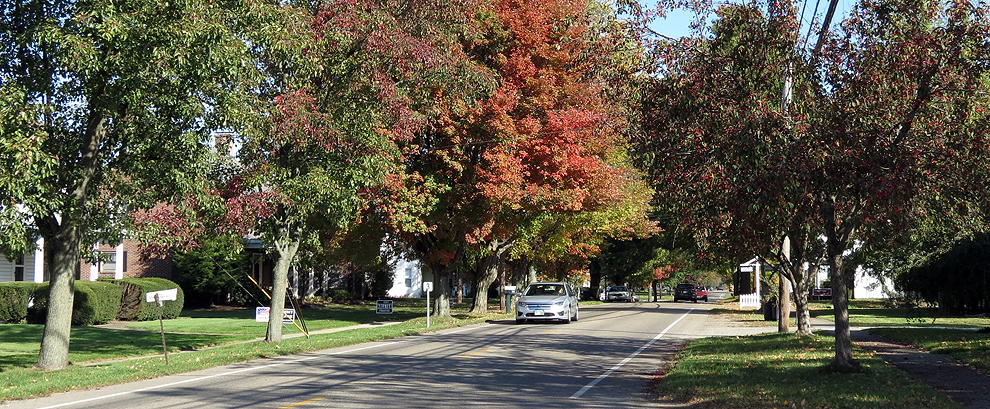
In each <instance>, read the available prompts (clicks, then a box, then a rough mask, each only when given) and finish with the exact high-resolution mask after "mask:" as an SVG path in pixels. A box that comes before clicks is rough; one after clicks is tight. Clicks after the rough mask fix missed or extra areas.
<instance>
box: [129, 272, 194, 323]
mask: <svg viewBox="0 0 990 409" xmlns="http://www.w3.org/2000/svg"><path fill="white" fill-rule="evenodd" d="M111 282H112V283H114V284H116V285H118V286H120V288H121V289H122V290H123V293H124V295H123V299H122V301H121V303H120V309H119V311H118V312H117V319H118V320H123V321H152V320H157V319H158V305H157V304H155V303H153V302H145V295H146V294H148V293H149V292H154V291H162V290H170V289H173V288H178V296H177V297H176V300H175V301H164V302H162V318H165V319H173V318H177V317H178V316H179V314H180V313H182V306H183V304H184V303H185V293H183V291H182V288H180V287H179V285H178V284H176V283H174V282H172V281H170V280H166V279H164V278H152V277H149V278H125V279H123V280H113V281H111Z"/></svg>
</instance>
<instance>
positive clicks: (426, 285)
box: [423, 281, 433, 328]
mask: <svg viewBox="0 0 990 409" xmlns="http://www.w3.org/2000/svg"><path fill="white" fill-rule="evenodd" d="M423 290H424V291H426V328H429V327H430V291H433V282H432V281H427V282H424V283H423Z"/></svg>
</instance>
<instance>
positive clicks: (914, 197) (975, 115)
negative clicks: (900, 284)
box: [638, 0, 990, 368]
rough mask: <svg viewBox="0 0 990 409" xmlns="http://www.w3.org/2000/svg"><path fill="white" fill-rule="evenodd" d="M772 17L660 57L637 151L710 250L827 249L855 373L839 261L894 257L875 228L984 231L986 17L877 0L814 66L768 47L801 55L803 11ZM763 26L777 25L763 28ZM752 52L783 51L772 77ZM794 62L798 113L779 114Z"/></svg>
mask: <svg viewBox="0 0 990 409" xmlns="http://www.w3.org/2000/svg"><path fill="white" fill-rule="evenodd" d="M766 9H767V8H765V7H761V6H760V4H757V3H754V4H746V5H729V6H726V7H724V8H722V9H720V18H721V19H722V20H720V21H719V22H716V24H715V27H716V30H714V32H715V37H713V38H700V39H694V40H689V41H685V42H682V43H681V45H690V46H691V47H688V48H681V49H676V48H675V47H669V48H665V49H662V50H659V54H658V56H659V57H660V61H662V64H661V66H662V67H663V68H664V71H663V74H662V75H659V76H657V78H658V79H657V80H656V81H654V82H653V83H652V84H651V86H650V88H648V91H646V92H645V99H644V102H645V103H644V116H645V117H646V118H648V119H647V121H646V122H645V123H644V129H645V130H647V131H648V132H647V133H646V136H645V137H644V138H643V139H642V140H640V141H639V144H638V148H639V152H640V153H641V154H642V156H641V158H642V159H643V160H644V163H646V164H647V165H648V166H649V169H650V171H649V173H650V175H651V177H652V178H653V180H654V181H655V183H656V186H657V187H658V189H660V190H661V192H660V193H661V195H662V197H664V198H666V200H665V201H666V202H667V203H673V204H674V205H675V206H676V208H677V209H678V210H679V214H680V215H681V217H682V220H683V221H684V223H685V226H686V227H690V229H691V230H692V231H694V232H695V233H697V234H698V237H699V238H700V239H701V240H702V241H703V242H707V243H712V244H713V245H714V244H717V245H719V246H723V247H724V246H728V245H730V244H731V245H734V246H738V247H737V248H738V250H739V251H743V252H749V253H753V252H755V253H757V254H766V253H768V252H770V251H772V249H773V248H780V246H779V244H780V243H781V242H782V240H783V238H784V237H790V238H791V239H792V243H793V240H794V238H802V239H803V240H804V241H805V242H806V243H811V240H813V238H815V237H817V236H818V235H819V234H821V235H823V236H824V237H825V238H826V243H825V252H826V253H825V254H826V257H825V258H826V263H827V265H828V267H829V270H830V272H831V274H832V277H833V280H832V283H833V289H832V293H833V303H834V307H835V315H836V320H835V322H836V351H835V361H834V362H833V365H834V366H835V367H838V368H851V367H855V366H857V364H856V362H855V361H854V360H853V359H852V348H851V341H850V334H849V316H848V298H847V297H848V295H847V293H848V288H847V285H846V283H848V282H852V275H853V274H852V271H853V268H852V267H853V266H848V265H844V264H843V262H844V260H843V254H844V253H845V252H847V251H849V250H850V249H851V248H852V247H853V245H854V243H858V245H861V246H863V248H866V249H869V248H870V247H871V246H876V245H885V244H886V243H878V242H876V241H875V240H874V239H875V237H876V236H873V235H871V234H870V232H871V231H878V230H884V231H888V232H890V231H900V232H906V231H907V229H908V228H910V227H911V226H914V225H918V224H923V223H939V224H957V225H967V224H972V223H973V222H974V221H975V222H976V223H977V224H981V220H983V219H982V216H981V215H982V214H985V213H984V211H985V209H986V206H987V196H986V194H985V188H984V187H982V185H981V184H980V182H977V181H978V180H980V179H981V178H985V177H986V176H987V170H988V169H987V165H986V163H985V161H984V158H986V157H987V155H988V154H990V152H988V151H987V149H988V145H987V144H986V140H985V135H986V131H987V125H988V123H990V121H988V118H987V112H988V111H987V102H988V100H987V87H988V82H987V75H988V74H990V67H988V64H987V63H986V61H985V59H983V58H982V57H981V56H980V53H978V52H974V50H982V49H985V48H986V47H987V41H988V40H987V39H988V33H990V31H988V30H990V19H988V14H987V13H988V11H987V8H986V6H985V5H978V4H974V3H970V2H953V3H937V2H934V3H933V2H925V1H915V0H889V1H875V2H874V1H866V2H862V3H860V4H859V5H857V7H856V8H855V9H854V10H853V11H852V13H851V14H850V15H849V17H848V18H847V19H846V20H845V21H844V22H843V23H842V25H841V29H840V30H839V31H838V32H837V33H835V34H833V35H830V36H829V38H828V41H827V42H826V46H825V47H824V48H823V51H822V53H821V55H820V56H811V58H809V57H808V56H806V54H803V53H802V52H801V50H800V49H799V48H796V49H795V48H792V49H790V50H788V48H787V47H779V48H778V47H764V46H763V44H767V43H768V42H769V44H778V42H775V40H774V39H779V40H781V41H780V43H784V41H783V40H786V43H791V44H800V43H797V42H793V39H797V38H799V33H798V30H797V28H798V27H799V26H798V25H796V24H794V22H795V21H796V18H795V14H794V12H793V8H791V7H790V6H784V7H781V5H780V4H778V3H773V2H771V3H770V6H769V10H778V11H780V13H779V14H777V15H774V14H773V13H771V17H764V16H763V15H762V13H761V11H760V10H766ZM774 16H776V17H774ZM761 21H763V22H769V23H771V24H782V25H781V26H780V29H779V30H774V31H770V30H759V29H753V28H752V27H754V26H759V25H760V24H763V26H764V27H766V23H761ZM719 27H721V28H722V29H728V31H725V30H719ZM768 33H771V34H770V35H772V37H770V38H767V37H766V35H768ZM720 41H722V42H723V43H722V44H723V46H722V47H721V48H718V49H715V48H714V45H717V44H719V43H720ZM754 49H756V50H763V52H766V53H770V52H775V53H778V54H776V57H774V55H771V54H767V55H768V56H769V57H770V58H764V59H763V60H765V63H762V64H761V62H760V59H756V58H752V57H751V56H750V55H751V53H752V52H753V50H754ZM795 56H797V57H799V58H795ZM802 56H803V57H802ZM788 63H790V64H791V65H790V67H792V71H791V73H792V74H793V75H792V76H791V78H793V81H794V85H793V87H794V88H793V105H792V106H789V107H787V109H783V108H784V107H782V106H781V103H780V99H779V96H780V95H782V92H781V91H782V90H783V88H784V84H785V78H787V77H788V76H787V75H786V74H787V71H786V70H785V68H786V67H788V66H789V64H788ZM775 96H776V98H775ZM720 237H721V238H720ZM886 237H889V236H886ZM792 247H793V246H792ZM805 248H807V249H809V251H810V250H811V249H812V246H806V247H805ZM722 251H725V250H724V248H723V250H722ZM792 251H793V249H792ZM792 257H793V253H792ZM795 258H796V257H795ZM802 296H803V294H802Z"/></svg>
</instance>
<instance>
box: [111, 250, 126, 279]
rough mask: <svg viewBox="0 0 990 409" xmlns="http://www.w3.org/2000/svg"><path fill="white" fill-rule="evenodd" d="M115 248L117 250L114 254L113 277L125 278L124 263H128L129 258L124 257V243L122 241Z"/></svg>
mask: <svg viewBox="0 0 990 409" xmlns="http://www.w3.org/2000/svg"><path fill="white" fill-rule="evenodd" d="M114 250H115V251H116V252H115V254H114V255H113V257H114V265H113V279H114V280H120V279H123V278H124V264H125V263H127V260H125V259H124V243H123V242H121V243H120V244H118V245H117V248H116V249H114Z"/></svg>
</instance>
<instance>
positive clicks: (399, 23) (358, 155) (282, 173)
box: [240, 0, 479, 342]
mask: <svg viewBox="0 0 990 409" xmlns="http://www.w3.org/2000/svg"><path fill="white" fill-rule="evenodd" d="M474 7H475V6H474V3H473V2H471V1H463V2H442V3H441V2H435V1H412V2H405V1H388V0H385V1H378V0H369V1H358V2H353V1H337V2H329V3H324V2H313V3H312V4H308V5H307V9H308V10H309V12H310V13H311V15H310V24H309V29H310V33H309V34H310V38H309V40H308V42H307V45H306V46H305V47H303V48H302V49H301V50H300V53H299V54H298V55H296V56H294V57H295V58H297V59H295V60H292V61H290V62H285V61H282V60H279V59H271V60H268V61H266V65H265V67H266V68H267V72H268V73H269V74H270V75H271V78H272V79H273V80H272V84H273V88H272V89H271V90H270V93H271V95H272V96H273V100H274V108H275V109H274V111H272V113H271V115H269V116H266V117H265V119H267V120H268V122H267V123H265V124H263V125H261V126H259V127H257V128H256V129H253V130H252V131H253V132H251V133H245V134H244V135H242V137H243V140H244V143H243V148H241V151H240V152H241V153H240V157H241V158H242V160H243V162H244V164H245V166H246V167H247V175H248V178H249V179H250V180H251V182H252V184H253V185H254V186H256V187H257V188H258V189H271V190H273V191H275V192H277V193H278V197H279V198H280V199H279V200H278V202H276V203H273V207H274V213H273V215H272V216H271V217H268V218H265V219H263V220H261V221H260V223H259V225H258V230H257V231H258V233H259V234H260V235H261V237H262V239H263V240H265V241H266V242H268V243H270V244H272V246H273V249H274V256H275V260H276V263H275V269H274V271H273V288H272V310H271V317H272V318H271V320H270V321H269V325H268V335H267V337H266V340H268V341H272V342H278V341H280V340H281V315H282V308H283V303H284V297H285V290H286V284H287V277H288V271H289V269H290V267H291V266H292V265H293V264H294V263H297V262H298V260H297V255H298V254H299V251H300V249H306V250H308V251H307V253H306V254H317V253H319V252H321V251H325V250H332V249H333V248H335V247H336V245H335V243H336V242H339V240H342V239H343V238H344V237H345V235H346V234H347V232H348V230H350V229H351V228H352V227H353V226H354V225H355V223H357V222H358V221H359V217H360V215H361V212H362V211H363V210H365V209H366V208H368V207H369V206H373V205H374V203H370V202H369V201H368V198H369V195H368V194H367V193H368V192H369V191H373V190H375V186H377V185H380V184H384V185H387V184H389V183H393V182H394V180H393V179H391V178H390V177H389V175H390V174H395V173H396V169H399V168H400V167H401V166H402V165H403V163H402V155H401V151H400V150H399V148H398V146H399V145H401V144H403V143H404V142H406V141H408V140H410V139H411V138H412V137H413V135H416V134H417V133H419V132H421V131H423V130H424V129H426V125H427V123H428V121H427V119H428V118H431V117H432V116H433V115H434V114H433V110H434V103H433V96H434V94H435V93H437V92H442V91H450V92H456V89H457V88H458V87H459V85H460V84H467V83H469V82H470V81H471V80H472V79H474V78H476V77H477V76H478V75H479V74H478V73H475V72H473V71H472V67H471V65H470V64H468V63H466V59H465V58H464V54H463V52H462V51H461V44H460V41H461V40H462V39H463V38H465V37H468V36H470V32H471V30H472V26H471V24H470V23H471V19H470V17H471V16H472V15H473V13H474V12H475V9H474ZM451 77H453V78H454V79H453V80H452V79H451ZM470 87H471V86H470V85H464V88H470Z"/></svg>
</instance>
